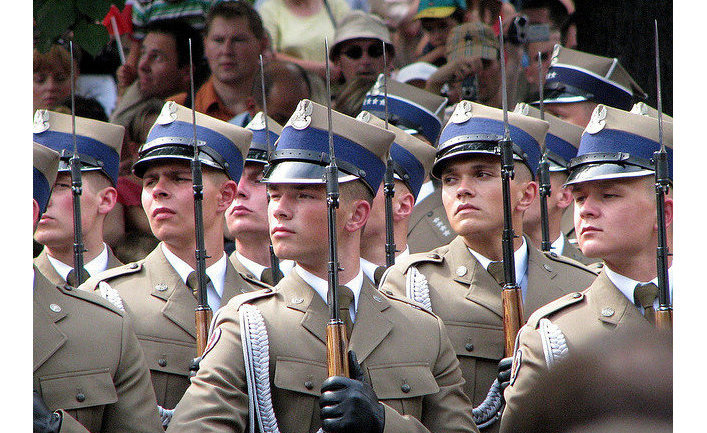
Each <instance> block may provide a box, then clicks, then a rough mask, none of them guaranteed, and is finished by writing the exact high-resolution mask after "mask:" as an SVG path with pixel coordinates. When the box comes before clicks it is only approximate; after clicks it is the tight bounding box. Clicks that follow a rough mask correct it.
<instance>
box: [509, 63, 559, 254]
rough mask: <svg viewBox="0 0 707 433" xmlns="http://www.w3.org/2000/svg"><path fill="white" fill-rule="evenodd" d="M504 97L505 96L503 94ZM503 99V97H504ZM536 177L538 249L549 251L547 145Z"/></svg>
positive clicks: (542, 110)
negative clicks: (538, 185) (538, 183)
mask: <svg viewBox="0 0 707 433" xmlns="http://www.w3.org/2000/svg"><path fill="white" fill-rule="evenodd" d="M541 64H542V53H541V52H539V51H538V86H539V87H540V120H545V107H544V106H543V97H544V95H543V74H542V67H541ZM504 95H505V94H504ZM504 97H505V96H504ZM538 177H539V178H540V179H539V180H540V228H541V230H542V241H541V242H540V249H541V250H543V251H550V246H551V245H552V242H551V241H550V220H549V216H548V213H547V198H548V197H549V196H550V193H551V186H550V163H549V162H548V160H547V144H546V143H544V144H543V156H542V158H541V159H540V165H539V167H538Z"/></svg>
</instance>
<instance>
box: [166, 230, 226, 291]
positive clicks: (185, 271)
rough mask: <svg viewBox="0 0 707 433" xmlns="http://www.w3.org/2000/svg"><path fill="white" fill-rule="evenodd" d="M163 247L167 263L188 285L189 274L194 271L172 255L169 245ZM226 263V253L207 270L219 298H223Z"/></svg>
mask: <svg viewBox="0 0 707 433" xmlns="http://www.w3.org/2000/svg"><path fill="white" fill-rule="evenodd" d="M161 245H162V252H163V253H164V256H165V257H166V258H167V261H168V262H169V264H170V265H172V267H173V268H174V270H175V271H177V274H179V278H181V279H182V281H183V282H184V284H186V283H187V278H188V277H189V274H191V273H192V271H194V269H193V268H192V267H191V266H189V264H187V262H185V261H184V260H182V259H180V258H179V257H177V256H176V255H175V254H174V253H172V252H171V251H170V250H169V248H168V247H167V245H165V244H164V243H162V244H161ZM226 262H227V260H226V253H225V252H224V253H223V255H222V256H221V258H220V259H219V260H218V261H217V262H216V263H214V264H213V265H211V266H209V267H208V268H206V275H208V276H209V278H210V279H211V283H212V284H213V286H214V289H215V290H216V293H218V295H219V297H223V286H224V284H225V282H226Z"/></svg>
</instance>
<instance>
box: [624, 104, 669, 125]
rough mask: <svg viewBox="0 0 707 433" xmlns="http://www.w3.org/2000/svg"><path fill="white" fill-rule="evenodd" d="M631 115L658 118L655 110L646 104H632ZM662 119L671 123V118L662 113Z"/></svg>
mask: <svg viewBox="0 0 707 433" xmlns="http://www.w3.org/2000/svg"><path fill="white" fill-rule="evenodd" d="M631 113H633V114H640V115H642V116H648V117H652V118H654V119H657V118H658V110H656V109H655V108H653V107H651V106H650V105H648V104H646V103H645V102H637V103H635V104H633V108H631ZM662 117H663V120H667V121H669V122H672V121H673V118H672V117H670V116H668V115H667V114H665V113H663V116H662Z"/></svg>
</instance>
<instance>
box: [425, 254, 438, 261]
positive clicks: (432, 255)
mask: <svg viewBox="0 0 707 433" xmlns="http://www.w3.org/2000/svg"><path fill="white" fill-rule="evenodd" d="M427 257H429V258H431V259H433V260H437V259H439V254H435V253H432V254H428V256H427Z"/></svg>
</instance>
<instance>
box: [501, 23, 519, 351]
mask: <svg viewBox="0 0 707 433" xmlns="http://www.w3.org/2000/svg"><path fill="white" fill-rule="evenodd" d="M498 21H499V24H500V27H499V28H500V29H501V32H500V38H501V48H500V51H501V87H502V89H501V92H502V93H503V95H502V99H501V100H502V102H503V138H502V139H501V140H500V141H499V143H498V147H499V149H498V152H499V153H500V155H501V185H502V188H503V237H502V248H503V274H504V281H505V283H504V285H503V291H502V292H501V298H502V301H503V337H504V340H505V355H506V356H507V357H508V356H513V349H514V345H515V339H516V335H517V334H518V331H519V330H520V328H521V326H522V325H523V300H522V299H521V291H520V287H519V286H518V284H517V283H516V271H515V258H514V256H513V238H514V237H515V234H514V233H513V221H512V218H511V185H510V182H511V179H513V177H514V175H515V173H514V169H513V142H512V141H511V133H510V129H509V127H508V107H507V102H506V98H507V95H506V56H505V53H504V51H503V50H504V45H503V20H502V19H501V17H500V16H499V17H498Z"/></svg>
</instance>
